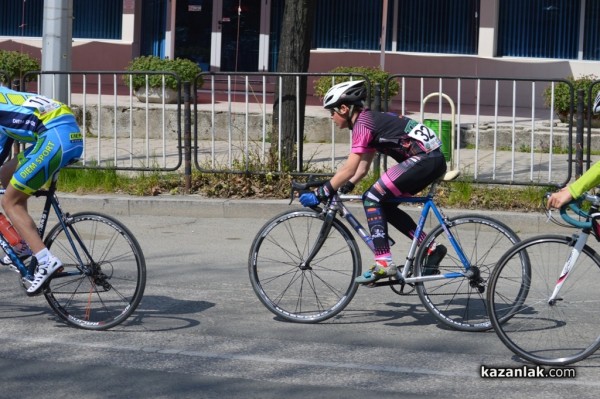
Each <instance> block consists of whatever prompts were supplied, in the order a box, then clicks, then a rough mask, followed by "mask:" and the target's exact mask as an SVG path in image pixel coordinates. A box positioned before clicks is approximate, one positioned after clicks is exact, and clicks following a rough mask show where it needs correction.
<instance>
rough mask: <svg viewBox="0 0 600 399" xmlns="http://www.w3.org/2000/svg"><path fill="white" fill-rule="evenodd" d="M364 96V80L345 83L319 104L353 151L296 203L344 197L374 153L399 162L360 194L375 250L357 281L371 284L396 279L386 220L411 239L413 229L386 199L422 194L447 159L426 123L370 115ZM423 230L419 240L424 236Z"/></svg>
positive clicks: (433, 250) (436, 259) (439, 250)
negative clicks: (337, 194) (346, 134)
mask: <svg viewBox="0 0 600 399" xmlns="http://www.w3.org/2000/svg"><path fill="white" fill-rule="evenodd" d="M366 95H367V90H366V87H365V82H364V81H362V80H360V81H352V82H344V83H340V84H337V85H334V86H333V87H331V88H330V89H329V90H328V91H327V93H326V94H325V98H324V100H323V106H324V108H325V109H328V110H329V111H330V112H331V117H332V118H333V121H334V123H335V124H336V125H337V126H338V127H339V128H341V129H343V128H348V129H349V130H351V131H352V148H351V150H350V154H349V155H348V158H347V160H346V162H345V163H344V165H343V166H342V167H341V168H340V169H339V170H338V171H337V172H336V173H335V175H334V176H333V177H332V178H331V180H329V181H328V182H327V183H326V184H325V185H323V186H322V187H319V188H318V189H317V190H315V192H311V193H304V194H302V195H301V196H300V202H301V203H302V205H304V206H314V205H317V204H318V203H319V202H321V201H325V200H327V199H328V198H330V197H331V196H332V195H334V194H335V192H336V191H337V190H338V189H339V190H340V191H341V192H342V193H348V192H350V191H352V190H353V189H354V186H355V184H356V183H357V182H358V181H359V180H360V179H362V178H363V177H364V176H366V175H367V173H368V171H369V168H370V165H371V162H372V160H373V158H374V157H375V154H376V153H377V152H380V153H383V154H386V155H388V156H390V157H392V158H393V159H394V160H396V161H397V162H398V164H397V165H395V166H393V167H391V168H389V169H388V170H387V171H386V172H385V173H384V174H383V175H382V176H381V177H380V178H379V180H377V181H376V182H375V183H374V184H373V185H372V186H371V187H370V188H369V189H368V190H367V191H366V192H365V193H364V194H363V206H364V209H365V214H366V216H367V223H368V227H369V230H370V234H371V237H372V238H373V244H374V247H375V263H374V265H373V266H372V267H371V268H370V270H369V271H367V272H365V273H364V274H363V275H362V276H358V277H357V278H356V279H355V281H356V282H357V283H360V284H369V283H371V282H374V281H376V280H378V279H380V278H383V277H389V276H394V275H396V272H397V266H396V265H395V264H394V263H393V261H392V255H391V251H390V244H389V239H388V222H389V223H390V224H392V225H393V226H394V227H395V228H397V229H398V230H399V231H400V232H402V233H403V234H404V235H406V236H408V237H409V238H411V239H412V238H413V237H414V234H415V231H416V228H417V225H416V223H415V222H414V220H413V219H412V218H411V217H410V216H409V215H408V214H407V213H406V212H404V211H403V210H401V209H399V208H398V204H394V203H388V202H386V200H388V199H391V198H395V197H403V196H411V195H414V194H416V193H418V192H419V191H421V190H423V189H424V188H425V187H427V186H428V185H429V184H430V183H432V182H433V181H434V180H435V179H437V178H439V177H440V176H442V175H443V174H444V173H445V172H446V160H445V158H444V155H443V154H442V152H441V151H440V145H441V142H440V140H439V139H438V138H437V137H436V136H435V134H434V133H433V132H432V131H431V130H429V129H428V128H427V127H425V126H424V125H422V124H420V123H418V122H417V121H415V120H412V119H410V118H407V117H405V116H398V115H395V114H392V113H380V112H374V111H371V110H370V109H367V108H364V107H363V101H364V100H365V98H366ZM425 235H426V234H425V233H424V232H421V235H420V237H419V241H420V242H422V240H423V239H424V238H425ZM428 253H429V256H428V259H427V261H426V266H429V268H428V269H426V274H434V273H436V272H437V270H436V269H437V265H439V263H440V261H441V260H442V258H443V257H444V256H445V255H446V248H445V247H444V246H443V245H436V244H435V243H434V244H432V245H431V247H430V248H429V249H428Z"/></svg>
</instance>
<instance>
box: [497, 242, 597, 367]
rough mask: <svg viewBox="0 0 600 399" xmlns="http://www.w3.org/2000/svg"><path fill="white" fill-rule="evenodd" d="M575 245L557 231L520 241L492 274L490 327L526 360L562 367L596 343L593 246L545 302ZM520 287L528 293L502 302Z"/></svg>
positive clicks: (595, 286) (585, 353) (589, 350)
mask: <svg viewBox="0 0 600 399" xmlns="http://www.w3.org/2000/svg"><path fill="white" fill-rule="evenodd" d="M574 244H575V240H574V239H573V238H572V237H565V236H558V235H543V236H538V237H533V238H530V239H527V240H524V241H522V242H521V243H519V244H518V245H516V246H515V247H513V248H512V249H511V250H510V251H508V252H507V253H506V254H505V255H504V256H503V257H502V258H501V259H500V261H499V262H498V266H497V267H496V269H495V271H494V273H493V274H492V276H491V278H490V283H489V290H488V307H489V314H490V319H491V322H492V325H493V327H494V330H495V331H496V333H497V334H498V337H500V339H501V340H502V342H503V343H504V344H505V345H506V346H507V347H508V348H509V349H510V350H511V351H513V352H514V353H515V354H516V355H518V356H519V357H521V358H523V359H525V360H528V361H530V362H533V363H536V364H543V365H566V364H570V363H574V362H577V361H580V360H582V359H584V358H586V357H588V356H589V355H591V354H592V353H594V352H595V351H596V350H597V349H598V348H599V347H600V318H598V307H599V306H600V290H599V287H600V257H599V256H598V254H597V253H596V252H595V251H594V250H593V249H592V248H590V247H589V246H587V245H586V246H585V247H584V248H583V250H582V252H581V253H580V254H579V258H578V259H577V262H576V263H575V265H574V266H573V268H572V269H571V271H570V272H569V275H568V277H567V279H566V281H565V282H564V284H563V286H562V287H561V290H560V292H559V297H558V300H557V301H556V302H555V303H554V304H549V303H548V298H550V296H551V294H552V292H553V290H554V287H555V285H556V282H557V280H558V278H559V276H560V275H561V272H562V270H563V267H564V265H565V262H566V260H567V259H568V258H569V256H571V251H572V249H573V245H574ZM523 254H526V255H527V257H528V258H529V259H530V262H531V271H530V273H529V274H527V273H523V271H522V270H520V268H519V259H520V258H522V257H523ZM523 286H525V287H527V291H526V296H524V297H523V298H522V300H520V301H518V302H516V303H515V302H513V301H512V300H508V301H507V300H506V298H509V299H510V298H514V297H515V296H516V295H517V294H516V293H517V292H519V291H522V287H523ZM517 296H518V295H517ZM506 318H509V320H508V321H506V322H503V320H505V319H506Z"/></svg>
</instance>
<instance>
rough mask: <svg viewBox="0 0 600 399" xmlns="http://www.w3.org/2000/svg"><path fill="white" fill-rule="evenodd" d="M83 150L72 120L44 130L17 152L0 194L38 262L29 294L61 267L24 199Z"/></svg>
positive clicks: (12, 220) (4, 205)
mask: <svg viewBox="0 0 600 399" xmlns="http://www.w3.org/2000/svg"><path fill="white" fill-rule="evenodd" d="M82 152H83V144H82V140H81V133H80V132H79V128H78V127H77V125H76V124H75V123H73V124H64V125H61V126H59V127H56V128H53V129H50V130H48V131H46V132H44V133H43V134H42V135H40V136H39V138H38V141H37V142H36V144H35V145H34V146H33V147H30V148H28V149H27V150H26V151H25V152H24V153H22V154H20V157H19V161H18V165H17V166H16V170H15V172H14V173H13V175H12V178H11V180H10V184H9V185H8V187H7V188H6V193H5V195H4V196H3V197H2V207H3V209H4V210H5V212H6V214H7V215H8V217H9V219H10V220H11V222H12V223H13V225H14V226H15V228H16V230H17V231H18V232H19V234H20V235H21V237H23V239H24V240H25V241H26V242H27V244H28V245H29V247H30V248H31V250H32V252H33V253H34V254H35V256H36V258H37V261H38V265H39V267H38V271H37V272H36V274H35V276H34V279H33V283H32V285H31V286H30V287H29V288H28V290H27V292H28V293H30V294H32V293H35V292H36V291H37V290H38V289H39V288H40V287H41V286H42V285H43V283H44V282H45V281H46V280H47V279H48V277H49V276H50V275H51V274H52V273H54V272H55V271H56V270H58V269H60V267H61V262H60V260H58V259H56V258H55V257H53V256H52V255H51V254H50V253H49V252H48V249H47V248H46V247H45V245H44V244H43V242H42V239H41V237H40V236H39V234H38V231H37V228H36V226H35V222H34V221H33V218H32V217H31V216H30V215H29V212H28V211H27V200H28V199H29V197H30V196H31V194H33V193H34V192H35V191H37V190H39V189H40V188H41V187H42V186H43V185H44V184H46V182H47V181H48V180H49V179H50V178H51V177H52V175H53V174H54V173H56V172H57V171H58V170H60V169H61V168H62V167H63V166H65V165H67V164H69V163H71V162H72V160H73V159H75V158H78V157H80V156H81V153H82Z"/></svg>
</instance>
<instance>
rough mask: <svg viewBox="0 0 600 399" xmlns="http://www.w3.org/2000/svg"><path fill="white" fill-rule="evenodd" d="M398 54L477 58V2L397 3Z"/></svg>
mask: <svg viewBox="0 0 600 399" xmlns="http://www.w3.org/2000/svg"><path fill="white" fill-rule="evenodd" d="M398 8H399V10H398V44H397V46H398V51H411V52H419V53H449V54H477V51H478V49H477V46H478V38H479V0H458V1H448V0H400V1H399V7H398Z"/></svg>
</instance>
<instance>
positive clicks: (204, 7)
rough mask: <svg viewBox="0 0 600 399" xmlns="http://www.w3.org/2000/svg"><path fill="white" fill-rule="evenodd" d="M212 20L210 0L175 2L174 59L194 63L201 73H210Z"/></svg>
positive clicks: (178, 0)
mask: <svg viewBox="0 0 600 399" xmlns="http://www.w3.org/2000/svg"><path fill="white" fill-rule="evenodd" d="M212 20H213V1H212V0H177V4H176V15H175V21H176V22H175V51H174V54H175V57H176V58H187V59H189V60H192V61H194V62H195V63H197V64H198V65H199V66H200V68H202V71H203V72H206V71H210V51H211V36H212V29H211V27H212Z"/></svg>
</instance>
